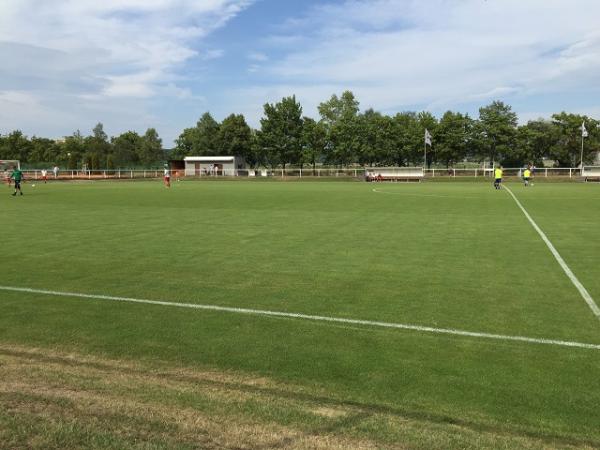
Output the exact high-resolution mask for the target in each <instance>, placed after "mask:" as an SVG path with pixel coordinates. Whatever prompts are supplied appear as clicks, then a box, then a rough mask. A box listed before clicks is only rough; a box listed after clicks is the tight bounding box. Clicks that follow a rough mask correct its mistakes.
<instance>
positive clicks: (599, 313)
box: [504, 185, 600, 319]
mask: <svg viewBox="0 0 600 450" xmlns="http://www.w3.org/2000/svg"><path fill="white" fill-rule="evenodd" d="M504 188H505V189H506V191H507V192H508V193H509V194H510V195H511V197H512V198H513V200H514V201H515V202H516V203H517V206H518V207H519V208H521V211H523V214H525V217H527V220H529V223H531V225H532V226H533V228H534V229H535V231H537V232H538V234H539V235H540V237H541V238H542V240H543V241H544V243H545V244H546V245H547V246H548V248H549V249H550V252H552V255H554V258H555V259H556V261H558V264H560V267H562V270H563V271H564V272H565V273H566V274H567V276H568V277H569V279H570V280H571V283H573V284H574V285H575V287H576V288H577V290H578V291H579V293H580V294H581V296H582V297H583V299H584V300H585V302H586V303H587V304H588V306H589V307H590V309H591V310H592V312H593V313H594V314H595V315H596V317H597V318H598V319H600V308H598V305H597V304H596V302H594V299H593V298H592V296H591V295H590V293H589V292H588V291H587V289H586V288H585V287H584V286H583V284H581V282H580V281H579V280H578V279H577V277H576V276H575V274H574V273H573V271H572V270H571V269H570V268H569V266H567V263H566V262H565V260H564V259H563V258H562V256H560V253H558V250H556V248H554V245H552V242H550V239H548V237H547V236H546V235H545V234H544V232H543V231H542V230H541V228H540V227H538V225H537V223H535V222H534V220H533V219H532V218H531V216H530V215H529V213H528V212H527V211H526V210H525V208H524V207H523V205H521V202H520V201H519V200H518V199H517V197H516V195H515V194H513V192H512V191H511V190H510V189H509V188H508V187H507V186H506V185H505V186H504Z"/></svg>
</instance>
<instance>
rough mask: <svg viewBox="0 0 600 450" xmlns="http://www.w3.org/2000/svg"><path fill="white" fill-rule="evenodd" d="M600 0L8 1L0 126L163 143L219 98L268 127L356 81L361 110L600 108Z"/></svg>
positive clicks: (528, 115)
mask: <svg viewBox="0 0 600 450" xmlns="http://www.w3.org/2000/svg"><path fill="white" fill-rule="evenodd" d="M599 24H600V1H598V0H321V1H316V0H100V1H98V0H1V1H0V134H6V133H8V132H10V131H12V130H15V129H20V130H22V131H23V132H24V133H25V134H27V135H29V136H32V135H37V136H44V137H51V138H60V137H62V136H66V135H70V134H72V133H73V132H74V131H76V130H81V132H82V133H83V134H90V133H91V130H92V128H93V127H94V125H95V124H96V123H98V122H102V123H103V124H104V129H105V131H106V132H107V133H108V134H109V135H111V136H115V135H118V134H120V133H123V132H125V131H128V130H134V131H137V132H139V133H143V132H144V131H145V130H146V129H147V128H149V127H154V128H156V129H157V130H158V132H159V134H160V136H161V137H162V138H163V145H164V146H165V147H166V148H169V147H172V146H173V140H174V139H175V138H177V136H178V135H179V134H180V133H181V131H182V130H183V129H184V128H187V127H192V126H194V125H195V123H196V121H197V120H198V118H199V117H200V116H201V115H202V114H203V113H204V112H206V111H209V112H210V113H211V114H212V115H213V117H215V119H217V120H219V121H221V120H223V119H224V118H225V117H226V116H228V115H229V114H232V113H235V114H244V116H245V117H246V120H247V121H248V123H249V124H250V125H251V126H253V127H255V128H257V127H259V126H260V118H261V117H262V112H263V105H264V104H265V103H267V102H269V103H273V102H277V101H279V100H281V98H283V97H286V96H290V95H296V98H297V99H298V101H299V102H300V103H301V104H302V106H303V112H304V114H305V115H307V116H310V117H315V118H317V117H318V113H317V106H318V104H319V103H321V102H323V101H326V100H327V99H329V98H330V97H331V95H332V94H338V95H339V94H341V93H342V92H343V91H345V90H351V91H352V92H354V94H355V96H356V98H357V100H358V101H359V102H360V107H361V109H362V110H364V109H367V108H373V109H375V110H377V111H380V112H382V113H386V114H395V113H396V112H402V111H422V110H427V111H431V112H432V113H434V114H435V115H437V116H441V115H442V114H443V113H444V112H445V111H447V110H453V111H460V112H464V113H469V114H470V115H471V116H472V117H477V115H478V109H479V107H481V106H484V105H487V104H489V103H490V102H492V101H494V100H501V101H504V102H506V103H508V104H510V105H511V106H512V107H513V110H514V111H515V112H517V113H518V115H519V120H520V121H521V122H522V123H525V122H526V121H527V120H531V119H536V118H538V117H546V118H548V117H550V116H551V115H552V114H553V113H556V112H560V111H563V110H565V111H568V112H573V113H579V114H587V115H589V116H591V117H594V118H596V119H600V26H599Z"/></svg>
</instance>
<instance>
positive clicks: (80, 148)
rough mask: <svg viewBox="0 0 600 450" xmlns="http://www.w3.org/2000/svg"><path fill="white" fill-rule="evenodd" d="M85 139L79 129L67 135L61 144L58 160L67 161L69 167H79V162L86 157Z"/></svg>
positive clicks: (60, 161)
mask: <svg viewBox="0 0 600 450" xmlns="http://www.w3.org/2000/svg"><path fill="white" fill-rule="evenodd" d="M84 154H85V140H84V138H83V136H82V135H81V133H80V132H79V130H77V131H76V132H75V133H73V135H72V136H67V137H66V138H65V140H64V142H62V143H61V144H60V151H59V157H58V161H57V162H59V163H66V164H67V168H68V169H77V166H78V164H79V162H81V161H82V160H83V158H84Z"/></svg>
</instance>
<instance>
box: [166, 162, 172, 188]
mask: <svg viewBox="0 0 600 450" xmlns="http://www.w3.org/2000/svg"><path fill="white" fill-rule="evenodd" d="M165 186H166V187H168V188H170V187H171V172H169V168H168V167H165Z"/></svg>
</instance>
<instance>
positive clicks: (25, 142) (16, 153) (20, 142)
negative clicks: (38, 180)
mask: <svg viewBox="0 0 600 450" xmlns="http://www.w3.org/2000/svg"><path fill="white" fill-rule="evenodd" d="M31 151H32V145H31V141H30V140H29V139H27V136H25V135H24V134H23V133H22V132H21V130H15V131H12V132H11V133H9V134H8V135H7V136H5V137H4V139H3V140H2V147H1V148H0V157H1V158H2V159H18V160H19V161H21V162H28V161H29V156H30V154H31Z"/></svg>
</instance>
